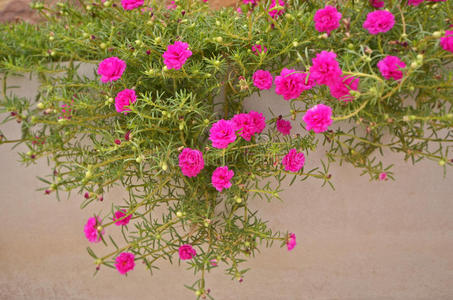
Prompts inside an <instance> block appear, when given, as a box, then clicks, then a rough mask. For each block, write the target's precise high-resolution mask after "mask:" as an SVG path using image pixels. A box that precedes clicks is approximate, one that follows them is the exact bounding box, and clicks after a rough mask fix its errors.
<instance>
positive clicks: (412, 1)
mask: <svg viewBox="0 0 453 300" xmlns="http://www.w3.org/2000/svg"><path fill="white" fill-rule="evenodd" d="M424 1H425V0H408V1H407V4H409V5H413V6H418V5H419V4H421V3H422V2H424Z"/></svg>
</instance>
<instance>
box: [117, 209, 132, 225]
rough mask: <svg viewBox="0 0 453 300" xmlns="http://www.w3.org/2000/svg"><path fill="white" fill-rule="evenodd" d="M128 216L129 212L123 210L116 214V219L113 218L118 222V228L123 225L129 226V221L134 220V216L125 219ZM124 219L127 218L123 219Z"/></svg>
mask: <svg viewBox="0 0 453 300" xmlns="http://www.w3.org/2000/svg"><path fill="white" fill-rule="evenodd" d="M126 215H127V210H125V209H121V210H118V211H116V212H115V217H114V218H113V221H116V222H115V225H116V226H121V225H127V224H129V221H130V220H131V218H132V214H131V215H129V216H127V217H125V216H126ZM123 217H125V218H124V219H123Z"/></svg>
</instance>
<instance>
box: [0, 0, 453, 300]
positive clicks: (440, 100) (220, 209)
mask: <svg viewBox="0 0 453 300" xmlns="http://www.w3.org/2000/svg"><path fill="white" fill-rule="evenodd" d="M32 7H33V8H34V9H36V10H37V11H39V13H40V14H41V15H42V17H43V18H45V19H46V20H47V22H44V23H41V24H37V25H31V24H27V23H16V24H4V25H1V26H0V32H1V35H2V37H3V38H2V39H1V40H0V73H2V74H3V89H2V99H1V103H0V108H1V111H2V112H7V113H8V115H7V116H6V119H5V121H17V122H18V123H20V125H21V128H22V136H21V138H20V139H18V140H14V139H10V138H8V136H7V134H6V133H2V134H1V136H0V137H1V143H3V144H7V143H14V144H25V145H26V146H27V147H28V149H29V151H28V152H26V153H21V154H20V155H21V160H22V162H24V163H25V164H32V163H34V162H35V161H36V160H37V159H39V158H44V157H46V158H47V159H48V163H49V166H50V168H51V169H50V172H49V173H50V174H49V175H48V176H42V177H40V178H39V179H40V180H41V181H42V182H43V185H44V186H43V188H42V190H43V191H44V192H45V193H46V194H55V195H56V196H57V197H58V198H59V197H60V194H61V193H67V194H68V195H70V193H71V192H73V191H75V192H77V193H79V194H80V195H81V197H83V203H82V204H81V207H82V208H85V207H87V206H88V205H89V204H91V203H93V202H103V204H104V209H103V210H102V211H92V212H90V213H89V214H91V217H89V218H88V221H87V223H86V225H85V228H84V232H85V235H86V237H87V239H88V241H89V242H91V243H98V242H101V241H102V243H104V244H105V245H106V246H107V247H109V248H110V250H107V251H105V250H103V249H102V248H98V249H96V253H95V251H94V250H93V249H91V248H90V247H88V248H87V249H88V253H89V254H90V255H91V256H92V257H93V259H94V262H95V264H96V271H99V270H100V268H101V266H106V267H111V268H114V269H115V268H116V269H117V270H118V271H119V273H121V274H127V273H128V272H130V271H132V270H133V269H134V267H135V265H136V263H137V262H140V263H143V266H144V267H146V268H148V269H149V270H150V271H151V272H153V270H155V269H156V268H157V265H156V263H157V262H158V261H160V260H168V261H169V262H173V261H174V260H179V261H184V262H185V263H187V265H188V267H189V268H190V269H193V271H194V272H195V273H197V274H199V279H198V280H197V281H196V282H195V283H193V285H190V286H187V287H188V288H189V289H191V290H193V291H194V292H195V294H196V296H197V297H198V298H200V297H202V298H206V297H209V298H212V295H211V294H210V290H209V288H208V287H207V286H206V281H205V277H206V274H207V273H208V272H209V271H211V270H212V269H215V268H217V267H218V266H219V265H221V264H224V265H225V266H226V268H225V269H226V273H227V274H228V275H230V276H231V277H232V278H235V279H237V280H239V281H242V280H243V277H244V275H245V273H246V271H247V269H244V267H243V263H244V262H245V261H246V258H247V257H249V256H251V255H252V256H253V255H255V253H256V252H257V251H258V249H259V247H260V246H263V245H264V246H270V245H272V244H273V243H274V242H277V243H278V244H279V245H281V246H285V247H287V249H288V250H292V249H293V248H294V247H295V246H296V235H295V233H290V232H280V231H274V230H272V229H271V228H269V227H268V224H267V222H266V221H265V220H262V219H261V218H260V216H259V213H258V211H254V210H252V209H250V208H249V203H250V202H251V201H257V200H259V199H265V200H268V201H271V200H272V199H280V197H279V193H280V192H281V190H282V188H283V186H284V185H287V184H289V185H291V184H292V183H293V182H294V181H295V180H307V179H311V178H313V179H318V180H321V183H322V185H325V184H328V185H330V186H332V187H333V185H332V183H331V175H330V174H329V171H328V169H329V166H330V165H331V164H332V163H339V164H340V165H341V164H342V163H350V164H352V165H353V166H355V167H357V168H360V169H362V170H363V174H368V175H369V177H370V179H371V180H386V179H388V178H393V174H392V172H391V169H390V168H391V166H385V165H384V164H383V163H382V162H381V159H382V155H383V153H384V151H392V152H397V153H401V154H402V155H403V157H404V159H405V160H410V161H412V163H415V162H418V161H420V160H422V159H429V160H432V161H434V162H436V163H438V164H439V165H440V166H441V167H443V169H444V171H445V170H446V168H447V166H452V165H453V160H452V159H451V154H450V153H449V151H450V150H451V148H452V142H453V131H452V125H453V110H452V101H453V80H452V78H453V71H452V68H451V64H452V62H453V29H452V30H449V27H451V26H453V7H452V4H451V1H434V0H431V1H414V0H408V1H397V0H393V1H392V0H388V1H309V0H305V1H304V0H290V1H284V0H278V1H276V0H272V1H265V0H261V1H259V0H244V1H243V3H242V4H241V5H240V6H237V7H235V8H232V7H230V8H223V9H221V10H219V11H211V10H209V7H208V5H207V4H206V3H205V1H201V0H180V1H177V0H175V1H172V2H171V3H170V4H169V5H163V4H162V3H160V2H156V1H143V0H141V1H140V0H122V1H121V2H119V1H110V0H108V1H94V2H88V1H84V0H79V1H78V3H77V4H73V3H71V2H60V3H57V4H56V5H55V6H53V7H49V6H46V5H44V4H43V3H40V2H34V3H33V4H32ZM82 64H91V65H94V66H95V69H96V70H95V73H94V74H93V76H83V75H81V74H80V73H79V72H78V69H79V67H80V66H81V65H82ZM18 73H21V74H23V73H33V74H36V75H37V76H38V78H39V80H40V88H39V92H38V95H37V96H36V98H35V99H26V98H21V97H18V96H17V95H15V94H14V92H13V90H12V87H9V86H8V76H9V75H14V74H18ZM263 90H275V93H276V94H278V95H280V96H281V105H282V106H284V107H286V111H287V113H286V114H285V115H275V114H273V113H272V112H270V113H268V112H258V111H253V110H252V111H245V110H244V107H243V103H244V99H246V98H247V97H249V96H250V95H252V94H254V93H260V92H261V91H263ZM219 100H220V101H219ZM264 113H266V115H267V116H268V118H267V119H266V117H265V115H264ZM293 126H297V127H298V128H300V129H302V130H303V132H304V134H294V133H292V131H294V129H293ZM320 147H323V149H327V151H326V153H325V157H324V158H323V159H322V160H321V161H319V162H317V163H314V164H315V165H317V166H318V167H316V168H314V169H311V170H308V169H306V168H304V165H305V162H306V160H308V159H309V153H310V152H313V151H316V150H317V149H319V148H320ZM449 155H450V156H449ZM115 185H117V186H118V185H119V186H121V187H123V188H124V189H125V190H126V191H127V192H128V198H127V199H124V201H123V202H122V203H121V204H120V205H118V204H113V203H111V204H109V199H104V195H105V193H106V192H107V191H108V190H109V189H111V188H112V187H113V186H115ZM263 205H265V204H263ZM158 208H159V209H158ZM115 231H120V232H121V234H122V236H123V241H118V240H115V239H114V238H113V237H112V236H111V233H112V232H115ZM101 252H102V253H103V254H100V253H101Z"/></svg>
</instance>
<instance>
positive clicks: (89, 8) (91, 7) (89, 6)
mask: <svg viewBox="0 0 453 300" xmlns="http://www.w3.org/2000/svg"><path fill="white" fill-rule="evenodd" d="M85 8H86V10H88V11H90V10H92V9H93V6H91V5H87V6H86V7H85Z"/></svg>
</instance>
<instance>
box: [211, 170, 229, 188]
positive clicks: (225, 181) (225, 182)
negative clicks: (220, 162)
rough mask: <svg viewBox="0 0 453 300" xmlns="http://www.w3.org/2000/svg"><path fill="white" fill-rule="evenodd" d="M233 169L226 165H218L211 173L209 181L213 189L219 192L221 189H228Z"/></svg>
mask: <svg viewBox="0 0 453 300" xmlns="http://www.w3.org/2000/svg"><path fill="white" fill-rule="evenodd" d="M233 176H234V172H233V170H228V167H226V166H225V167H218V168H217V169H215V171H214V172H213V173H212V177H211V183H212V185H213V186H214V187H215V189H216V190H217V191H219V192H221V191H222V190H223V189H228V188H230V187H231V182H230V180H231V178H233Z"/></svg>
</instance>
